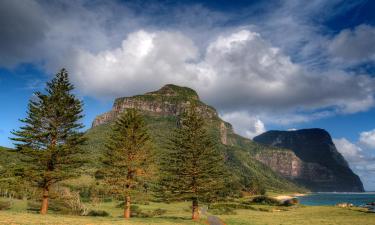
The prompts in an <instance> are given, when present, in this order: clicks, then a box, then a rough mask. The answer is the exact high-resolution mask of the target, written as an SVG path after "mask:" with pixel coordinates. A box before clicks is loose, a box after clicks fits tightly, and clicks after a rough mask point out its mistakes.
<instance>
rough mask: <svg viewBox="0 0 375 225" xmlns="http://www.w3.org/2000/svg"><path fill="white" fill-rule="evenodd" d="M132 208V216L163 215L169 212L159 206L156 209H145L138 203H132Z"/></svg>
mask: <svg viewBox="0 0 375 225" xmlns="http://www.w3.org/2000/svg"><path fill="white" fill-rule="evenodd" d="M130 208H131V216H132V217H138V218H147V217H155V216H162V215H164V214H165V213H166V212H167V210H165V209H160V208H157V209H154V210H143V209H141V208H140V207H139V206H137V205H132V206H131V207H130Z"/></svg>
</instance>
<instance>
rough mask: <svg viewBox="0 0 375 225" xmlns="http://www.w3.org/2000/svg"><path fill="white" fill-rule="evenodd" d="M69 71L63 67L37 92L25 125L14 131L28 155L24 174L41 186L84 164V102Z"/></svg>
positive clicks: (71, 174) (22, 149)
mask: <svg viewBox="0 0 375 225" xmlns="http://www.w3.org/2000/svg"><path fill="white" fill-rule="evenodd" d="M73 88H74V87H73V85H72V84H70V82H69V79H68V73H67V71H66V70H65V69H62V70H61V71H60V72H59V73H58V74H57V75H56V77H55V78H54V79H53V80H52V81H51V82H48V83H47V88H46V90H45V92H46V94H43V93H41V92H36V93H35V94H34V95H35V99H32V100H30V103H29V107H28V112H27V117H26V118H25V119H22V120H21V122H23V123H24V124H25V126H23V127H21V128H20V130H18V131H14V132H13V134H14V135H15V136H16V137H14V138H12V140H14V141H16V146H17V149H18V150H20V151H21V153H22V154H23V155H25V161H27V163H28V164H27V168H26V169H25V178H29V179H30V180H31V181H32V182H33V183H34V184H36V185H37V186H38V187H43V188H45V187H49V186H50V185H52V184H54V183H57V182H59V181H62V180H65V179H68V178H71V177H74V176H76V175H77V174H76V172H77V170H76V169H77V168H78V167H80V166H81V165H82V159H81V157H80V155H79V151H80V150H79V145H81V144H82V143H83V142H84V140H85V139H84V138H83V133H81V132H80V131H79V130H80V129H81V128H83V125H82V124H81V123H79V122H78V121H79V120H80V119H81V118H82V117H83V116H82V102H81V101H80V100H78V99H77V98H76V97H75V96H74V95H73V94H72V93H71V92H72V90H73Z"/></svg>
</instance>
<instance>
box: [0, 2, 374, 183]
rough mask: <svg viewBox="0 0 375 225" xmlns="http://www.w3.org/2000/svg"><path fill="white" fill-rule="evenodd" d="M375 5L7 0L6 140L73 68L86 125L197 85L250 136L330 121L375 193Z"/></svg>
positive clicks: (0, 22) (1, 70)
mask: <svg viewBox="0 0 375 225" xmlns="http://www.w3.org/2000/svg"><path fill="white" fill-rule="evenodd" d="M233 2H235V3H233ZM374 11H375V3H374V2H373V1H371V0H353V1H350V0H347V1H342V0H331V1H326V0H309V1H300V0H288V1H283V0H278V1H240V0H238V1H226V0H221V1H194V0H191V1H178V3H175V2H174V1H167V0H165V1H116V0H108V1H99V0H95V1H89V0H79V1H58V0H54V1H47V0H46V1H43V0H40V1H38V0H2V1H0V34H1V35H0V100H1V104H2V107H1V110H0V113H1V122H0V145H3V146H10V147H11V146H12V143H11V142H10V141H9V139H8V137H9V136H10V131H11V130H12V129H16V128H17V127H19V126H20V122H18V119H19V118H23V117H24V116H25V111H26V106H27V102H28V100H29V98H30V97H31V96H32V93H33V92H35V91H37V90H41V89H42V88H43V85H44V83H45V82H46V81H47V80H49V79H50V78H51V76H53V75H54V74H55V73H56V72H57V71H58V70H59V69H60V68H62V67H65V68H67V69H68V71H69V72H70V75H71V79H72V82H73V83H74V85H75V86H76V90H77V95H79V96H80V98H82V99H83V100H84V101H85V114H86V117H85V120H84V123H85V124H86V126H87V127H90V124H91V121H92V120H93V118H94V117H95V116H96V115H98V114H100V113H103V112H105V111H108V110H109V109H110V108H111V105H112V102H113V99H114V98H115V97H120V96H130V95H135V94H141V93H144V92H146V91H152V90H156V89H158V88H160V87H161V86H163V85H164V84H167V83H174V84H178V85H184V86H189V87H192V88H194V89H196V90H197V91H198V93H199V94H200V96H201V98H202V100H204V101H205V102H207V103H208V104H210V105H212V106H214V107H215V108H217V109H218V111H219V113H220V115H221V116H222V118H224V119H225V120H227V121H229V122H231V123H232V124H233V125H234V128H235V130H236V131H237V132H238V133H240V134H242V135H244V136H247V137H249V138H252V137H254V136H256V135H258V134H260V133H262V132H264V131H267V130H271V129H282V130H287V129H300V128H311V127H320V128H324V129H326V130H327V131H329V132H330V133H331V135H332V137H333V138H334V142H335V144H336V146H337V148H338V150H339V151H340V152H341V153H342V154H343V155H344V157H345V158H346V159H347V160H348V162H349V164H350V165H351V167H352V168H353V170H354V171H355V172H357V173H358V174H359V175H360V176H361V178H362V180H363V181H364V184H365V188H366V189H367V190H375V14H374V13H373V12H374Z"/></svg>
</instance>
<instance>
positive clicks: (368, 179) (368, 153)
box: [333, 132, 375, 191]
mask: <svg viewBox="0 0 375 225" xmlns="http://www.w3.org/2000/svg"><path fill="white" fill-rule="evenodd" d="M363 133H365V132H362V133H361V136H362V134H363ZM333 142H334V144H335V146H336V148H337V150H338V151H339V152H340V153H341V154H342V155H343V156H344V158H345V159H346V160H347V161H348V163H349V165H350V167H351V168H352V170H353V171H354V172H355V173H356V174H357V175H359V176H360V178H361V180H362V182H363V184H364V186H365V188H366V190H370V191H373V190H375V185H374V184H375V179H374V178H375V167H374V166H375V156H374V154H373V152H372V150H371V149H367V148H365V147H366V146H363V145H362V143H361V137H360V140H359V142H358V143H352V142H350V141H349V140H347V139H346V138H338V139H333Z"/></svg>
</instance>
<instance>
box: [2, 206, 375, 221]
mask: <svg viewBox="0 0 375 225" xmlns="http://www.w3.org/2000/svg"><path fill="white" fill-rule="evenodd" d="M116 204H117V202H110V203H101V204H99V205H97V206H95V207H94V206H92V205H88V206H89V207H90V208H95V209H100V210H106V211H107V212H109V213H110V214H111V215H110V216H109V217H89V216H72V215H61V214H53V213H50V214H48V215H45V216H41V215H39V214H36V213H28V212H27V211H26V207H27V206H26V201H23V200H13V205H12V208H11V209H10V210H6V211H0V224H30V225H37V224H38V225H39V224H56V225H57V224H69V225H76V224H77V225H78V224H87V225H88V224H134V225H146V224H161V225H169V224H174V225H176V224H206V223H205V222H206V218H205V217H202V218H201V220H200V221H199V222H194V221H191V220H190V210H189V205H190V204H189V203H188V202H180V203H172V204H165V203H150V204H149V205H139V207H140V208H141V209H143V210H154V209H157V208H161V209H165V210H167V213H166V214H165V215H162V216H159V217H154V218H131V219H130V220H129V221H125V220H124V219H123V218H121V215H122V209H120V208H116V207H114V206H115V205H116ZM253 207H254V208H255V209H253V210H244V209H240V210H235V213H236V214H235V215H219V216H218V217H219V218H220V219H221V220H222V221H224V222H225V223H226V224H230V225H245V224H246V225H247V224H253V225H275V224H277V225H281V224H282V225H292V224H293V225H295V224H305V225H310V224H311V225H346V224H347V225H372V224H374V225H375V214H373V213H366V212H364V211H362V210H360V209H358V208H352V209H345V208H338V207H333V206H297V207H277V206H265V205H253Z"/></svg>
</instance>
